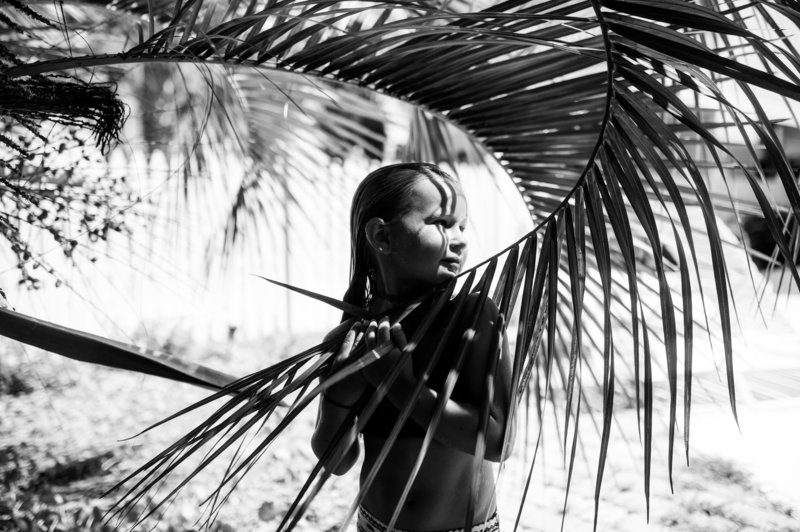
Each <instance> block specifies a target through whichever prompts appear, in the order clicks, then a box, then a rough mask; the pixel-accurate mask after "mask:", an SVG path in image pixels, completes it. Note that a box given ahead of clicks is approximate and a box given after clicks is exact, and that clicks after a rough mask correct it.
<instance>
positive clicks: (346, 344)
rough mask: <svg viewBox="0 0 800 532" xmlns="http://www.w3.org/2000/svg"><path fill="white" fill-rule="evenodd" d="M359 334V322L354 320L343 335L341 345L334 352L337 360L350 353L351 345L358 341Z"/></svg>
mask: <svg viewBox="0 0 800 532" xmlns="http://www.w3.org/2000/svg"><path fill="white" fill-rule="evenodd" d="M360 336H361V324H360V323H359V322H356V323H354V324H353V326H352V327H350V330H349V331H347V334H345V336H344V340H343V341H342V346H341V347H340V348H339V352H338V353H337V354H336V360H337V361H341V360H344V359H346V358H347V357H348V356H349V355H350V353H351V352H352V351H353V347H354V346H355V345H356V344H357V343H358V340H359V338H360Z"/></svg>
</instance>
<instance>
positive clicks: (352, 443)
mask: <svg viewBox="0 0 800 532" xmlns="http://www.w3.org/2000/svg"><path fill="white" fill-rule="evenodd" d="M337 410H342V411H337ZM343 423H350V425H351V426H350V427H348V428H347V429H345V433H344V434H343V435H342V439H341V440H340V441H339V442H338V446H339V449H342V450H341V451H339V453H338V456H341V459H337V450H336V449H333V453H332V454H329V458H328V463H329V464H330V466H331V467H329V468H328V469H331V473H333V474H334V475H343V474H345V473H346V472H347V471H349V470H350V468H351V467H353V465H354V464H355V463H356V461H357V460H358V456H359V454H361V448H360V446H359V443H358V433H357V432H356V427H355V423H354V422H353V419H352V418H351V417H350V415H349V414H348V413H347V410H344V409H338V408H337V407H335V406H334V407H329V406H328V405H326V404H325V401H324V400H323V401H322V404H320V409H319V412H318V416H317V423H316V426H315V427H314V434H313V435H312V436H311V449H312V450H313V451H314V454H315V455H316V456H317V458H322V457H323V456H324V455H325V453H326V452H327V451H328V448H329V447H330V446H331V445H334V444H335V443H334V440H335V438H336V434H337V433H338V432H339V430H340V428H341V427H342V424H343ZM334 462H338V463H336V464H334Z"/></svg>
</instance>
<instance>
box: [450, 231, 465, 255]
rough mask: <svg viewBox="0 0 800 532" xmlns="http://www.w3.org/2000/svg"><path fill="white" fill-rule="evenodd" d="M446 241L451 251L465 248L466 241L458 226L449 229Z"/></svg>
mask: <svg viewBox="0 0 800 532" xmlns="http://www.w3.org/2000/svg"><path fill="white" fill-rule="evenodd" d="M448 241H449V243H450V249H452V250H456V251H457V250H462V249H464V248H465V247H467V239H466V238H465V236H464V231H462V230H461V228H460V227H458V226H453V227H452V228H451V229H450V235H449V238H448Z"/></svg>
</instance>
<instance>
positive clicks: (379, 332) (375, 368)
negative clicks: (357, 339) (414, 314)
mask: <svg viewBox="0 0 800 532" xmlns="http://www.w3.org/2000/svg"><path fill="white" fill-rule="evenodd" d="M364 342H365V344H366V348H367V351H373V352H374V351H384V350H386V349H387V348H388V349H389V351H388V352H387V353H386V354H384V355H383V356H381V357H380V359H379V360H378V361H376V362H373V363H371V364H369V365H368V366H367V367H365V368H364V370H363V373H364V377H365V378H366V379H367V380H368V381H369V382H370V383H371V384H373V385H374V386H377V385H379V384H380V383H381V381H383V379H384V378H385V377H386V375H388V374H389V372H390V371H391V370H392V368H393V367H394V366H395V364H396V363H397V361H398V360H399V359H400V357H401V356H402V352H403V349H405V347H406V344H407V343H408V342H407V341H406V335H405V333H404V332H403V328H402V327H401V326H400V324H399V323H395V324H394V325H390V324H389V318H388V317H386V316H384V317H383V318H381V319H380V321H375V320H372V321H371V322H369V324H368V325H367V330H366V332H365V334H364ZM398 379H400V380H405V381H412V380H414V372H413V370H412V364H411V355H408V356H406V359H405V361H404V362H403V366H402V368H401V370H400V375H399V377H398Z"/></svg>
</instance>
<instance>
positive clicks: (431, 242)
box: [383, 179, 467, 294]
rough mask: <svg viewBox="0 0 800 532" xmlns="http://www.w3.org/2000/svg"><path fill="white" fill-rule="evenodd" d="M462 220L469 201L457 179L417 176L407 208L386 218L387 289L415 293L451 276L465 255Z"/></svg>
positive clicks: (385, 276)
mask: <svg viewBox="0 0 800 532" xmlns="http://www.w3.org/2000/svg"><path fill="white" fill-rule="evenodd" d="M466 223H467V202H466V199H465V198H464V194H463V193H462V191H461V188H460V187H459V186H458V185H457V184H456V183H453V182H450V181H447V180H443V179H423V180H420V181H418V182H417V183H416V184H415V185H414V188H413V189H412V192H411V197H410V205H409V208H408V210H407V211H406V212H405V213H404V214H403V215H401V216H399V217H397V218H395V219H393V220H392V221H391V222H389V231H390V233H389V234H390V242H391V248H390V252H389V253H388V255H387V256H386V259H387V260H386V262H385V265H386V268H385V271H384V272H383V273H384V279H385V280H386V282H387V286H386V290H387V292H389V293H394V294H403V293H414V292H417V291H421V290H424V289H425V288H428V287H430V286H432V285H436V284H439V283H442V282H444V281H447V280H450V279H452V278H454V277H455V276H456V275H457V274H458V273H459V272H460V271H461V269H462V267H463V265H464V262H465V261H466V256H467V253H466V252H467V240H466V237H465V235H464V230H465V229H466Z"/></svg>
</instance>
